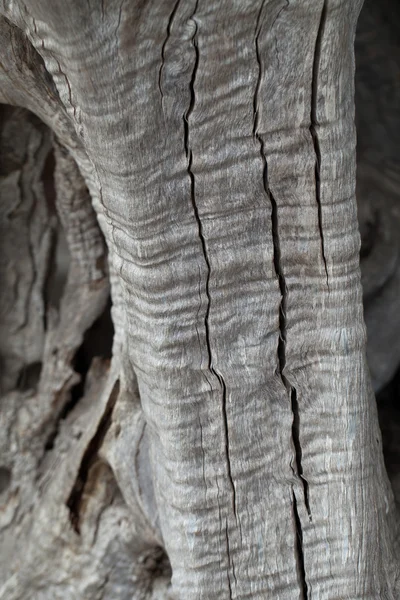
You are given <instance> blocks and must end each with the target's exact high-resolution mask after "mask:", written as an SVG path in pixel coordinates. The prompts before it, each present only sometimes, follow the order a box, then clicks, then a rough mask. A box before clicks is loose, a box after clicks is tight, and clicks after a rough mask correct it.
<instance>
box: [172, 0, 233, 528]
mask: <svg viewBox="0 0 400 600" xmlns="http://www.w3.org/2000/svg"><path fill="white" fill-rule="evenodd" d="M197 7H198V0H197V2H196V5H195V8H194V11H193V14H192V15H191V17H190V18H191V20H192V21H193V22H194V24H195V31H194V34H193V37H192V44H193V48H194V50H195V61H194V66H193V71H192V76H191V80H190V83H189V88H190V104H189V108H188V109H187V111H186V112H185V114H184V116H183V123H184V148H185V154H186V159H187V171H188V175H189V178H190V188H191V189H190V197H191V203H192V207H193V212H194V216H195V219H196V222H197V228H198V234H199V239H200V243H201V247H202V253H203V258H204V262H205V264H206V268H207V275H206V281H205V292H206V296H207V306H206V311H205V315H204V328H205V338H206V346H207V353H208V369H209V371H210V372H211V373H212V374H213V375H214V376H215V377H216V378H217V380H218V383H219V385H220V387H221V391H222V418H223V428H224V439H225V457H226V465H227V476H228V480H229V484H230V487H231V491H232V508H233V513H234V516H235V519H236V521H237V511H236V489H235V484H234V481H233V477H232V471H231V462H230V449H229V425H228V415H227V410H226V404H227V389H226V383H225V380H224V378H223V377H222V375H221V374H220V373H219V372H218V371H217V370H216V369H215V367H214V366H213V364H212V351H211V341H210V325H209V316H210V309H211V295H210V278H211V264H210V260H209V257H208V251H207V244H206V240H205V237H204V231H203V223H202V221H201V218H200V214H199V209H198V206H197V203H196V193H195V177H194V173H193V169H192V165H193V152H192V149H191V147H190V139H189V119H190V115H191V113H192V111H193V107H194V103H195V91H194V83H195V80H196V74H197V69H198V65H199V58H200V55H199V48H198V44H197V33H198V25H197V22H196V20H195V18H194V17H195V14H196V11H197Z"/></svg>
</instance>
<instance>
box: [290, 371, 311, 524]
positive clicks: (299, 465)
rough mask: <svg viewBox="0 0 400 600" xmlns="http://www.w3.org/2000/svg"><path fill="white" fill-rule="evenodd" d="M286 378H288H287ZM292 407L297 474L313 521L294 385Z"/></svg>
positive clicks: (291, 395)
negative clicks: (305, 476)
mask: <svg viewBox="0 0 400 600" xmlns="http://www.w3.org/2000/svg"><path fill="white" fill-rule="evenodd" d="M285 379H286V378H285ZM290 400H291V407H292V413H293V422H292V440H293V444H294V448H295V455H296V468H297V474H298V475H299V477H300V480H301V483H302V485H303V495H304V504H305V507H306V510H307V514H308V518H309V520H310V521H312V515H311V508H310V498H309V491H308V481H307V480H306V479H305V478H304V476H303V466H302V462H301V459H302V450H301V444H300V411H299V403H298V400H297V392H296V389H295V388H294V387H291V393H290Z"/></svg>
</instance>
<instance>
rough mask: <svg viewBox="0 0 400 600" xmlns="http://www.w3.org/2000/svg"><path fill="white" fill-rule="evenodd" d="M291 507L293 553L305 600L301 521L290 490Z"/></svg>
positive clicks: (306, 590) (302, 597) (302, 599)
mask: <svg viewBox="0 0 400 600" xmlns="http://www.w3.org/2000/svg"><path fill="white" fill-rule="evenodd" d="M292 507H293V518H294V523H295V528H296V542H295V553H296V563H297V573H298V577H299V584H300V592H301V600H307V598H308V586H307V581H306V571H305V567H304V552H303V531H302V528H301V521H300V517H299V512H298V510H297V499H296V494H295V493H294V491H293V490H292Z"/></svg>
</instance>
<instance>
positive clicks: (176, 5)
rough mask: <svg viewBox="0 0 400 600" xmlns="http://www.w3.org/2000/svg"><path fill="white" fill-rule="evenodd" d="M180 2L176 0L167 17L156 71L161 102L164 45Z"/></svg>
mask: <svg viewBox="0 0 400 600" xmlns="http://www.w3.org/2000/svg"><path fill="white" fill-rule="evenodd" d="M180 2H181V0H176V2H175V5H174V8H173V9H172V12H171V14H170V16H169V19H168V23H167V35H166V37H165V39H164V42H163V45H162V47H161V65H160V70H159V71H158V89H159V90H160V94H161V101H162V100H163V98H164V91H163V87H162V75H163V71H164V64H165V48H166V45H167V44H168V40H169V38H170V36H171V27H172V23H173V22H174V18H175V15H176V13H177V10H178V7H179V4H180ZM196 8H197V7H196Z"/></svg>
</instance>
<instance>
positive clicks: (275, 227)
mask: <svg viewBox="0 0 400 600" xmlns="http://www.w3.org/2000/svg"><path fill="white" fill-rule="evenodd" d="M264 2H265V0H264V1H263V2H262V4H261V8H260V11H259V14H258V17H257V24H256V29H255V50H256V58H257V62H258V68H259V72H258V79H257V84H256V88H255V92H254V99H253V110H254V126H253V137H254V139H255V140H256V141H257V142H258V144H259V148H260V156H261V160H262V164H263V186H264V191H265V194H266V196H267V198H268V199H269V201H270V204H271V228H272V242H273V263H274V270H275V273H276V277H277V279H278V283H279V291H280V294H281V301H280V306H279V339H278V348H277V356H278V366H277V374H278V375H279V376H280V378H281V381H282V383H283V385H284V387H285V389H286V390H287V392H288V394H289V396H290V404H291V410H292V415H293V421H292V432H291V433H292V441H293V446H294V453H295V461H296V469H293V466H292V469H293V471H294V473H295V474H296V475H297V476H298V477H299V479H300V481H301V482H302V486H303V496H304V504H305V507H306V510H307V513H308V516H309V519H310V521H311V520H312V516H311V510H310V503H309V492H308V483H307V481H306V480H305V479H304V476H303V468H302V460H301V459H302V450H301V444H300V412H299V405H298V399H297V391H296V389H295V388H294V387H293V386H292V385H291V384H290V382H289V381H288V379H287V377H286V376H285V374H284V370H285V367H286V338H287V323H286V305H287V295H288V290H287V286H286V280H285V274H284V271H283V267H282V262H281V246H280V238H279V224H278V206H277V202H276V200H275V198H274V195H273V194H272V192H271V189H270V187H269V181H268V162H267V158H266V153H265V143H264V139H263V137H262V135H261V134H260V132H259V129H258V125H259V93H260V88H261V82H262V67H263V65H262V59H261V54H260V44H259V39H260V33H261V21H262V19H261V16H262V12H263V8H264ZM282 10H283V9H281V10H280V11H279V13H278V15H277V17H276V18H275V20H274V23H275V22H276V20H277V18H278V16H279V14H280V13H281V12H282ZM293 510H294V515H295V523H296V531H297V534H296V540H297V552H296V554H297V560H298V561H299V572H300V574H301V579H302V587H303V594H304V590H305V596H304V598H307V585H306V580H305V567H304V557H303V547H302V529H301V522H300V518H299V515H298V511H297V500H296V497H295V494H294V491H293Z"/></svg>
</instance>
